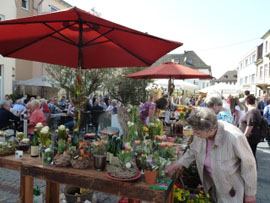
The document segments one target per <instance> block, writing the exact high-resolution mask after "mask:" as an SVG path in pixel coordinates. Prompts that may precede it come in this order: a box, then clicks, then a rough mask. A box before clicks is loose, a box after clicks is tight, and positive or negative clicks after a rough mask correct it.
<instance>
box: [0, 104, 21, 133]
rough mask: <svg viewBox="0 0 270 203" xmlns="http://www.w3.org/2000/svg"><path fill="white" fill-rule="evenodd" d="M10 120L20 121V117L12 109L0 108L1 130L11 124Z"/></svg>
mask: <svg viewBox="0 0 270 203" xmlns="http://www.w3.org/2000/svg"><path fill="white" fill-rule="evenodd" d="M10 120H15V121H19V120H20V117H18V116H15V115H14V114H13V113H11V112H10V111H8V110H6V109H5V108H1V109H0V130H1V129H3V128H6V127H8V126H10V122H9V121H10Z"/></svg>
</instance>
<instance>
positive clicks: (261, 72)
mask: <svg viewBox="0 0 270 203" xmlns="http://www.w3.org/2000/svg"><path fill="white" fill-rule="evenodd" d="M262 78H263V66H261V67H260V79H262Z"/></svg>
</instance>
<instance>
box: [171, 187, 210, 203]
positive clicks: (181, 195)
mask: <svg viewBox="0 0 270 203" xmlns="http://www.w3.org/2000/svg"><path fill="white" fill-rule="evenodd" d="M209 199H210V196H209V194H207V195H206V194H205V193H204V191H203V190H200V191H199V192H198V193H190V191H189V190H185V189H183V188H181V185H180V186H179V185H178V184H175V185H174V202H175V203H180V202H186V203H206V202H210V200H209Z"/></svg>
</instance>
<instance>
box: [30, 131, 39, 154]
mask: <svg viewBox="0 0 270 203" xmlns="http://www.w3.org/2000/svg"><path fill="white" fill-rule="evenodd" d="M31 156H32V157H38V156H39V146H38V138H37V131H36V130H35V131H34V135H33V138H32V144H31Z"/></svg>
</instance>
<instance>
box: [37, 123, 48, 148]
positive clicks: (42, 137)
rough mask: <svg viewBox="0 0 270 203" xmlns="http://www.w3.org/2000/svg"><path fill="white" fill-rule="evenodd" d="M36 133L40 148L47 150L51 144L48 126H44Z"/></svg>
mask: <svg viewBox="0 0 270 203" xmlns="http://www.w3.org/2000/svg"><path fill="white" fill-rule="evenodd" d="M37 133H38V138H39V142H40V144H41V146H42V147H43V148H47V147H49V146H50V144H51V139H50V138H51V133H50V128H49V127H48V126H45V127H43V128H41V130H40V131H37Z"/></svg>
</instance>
